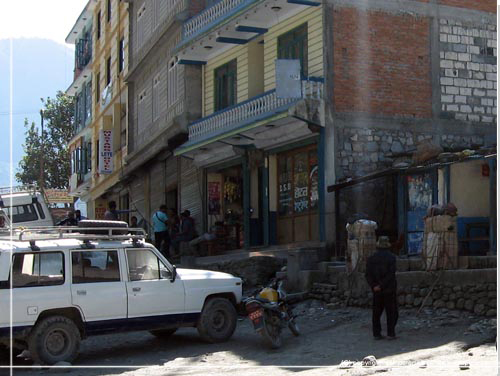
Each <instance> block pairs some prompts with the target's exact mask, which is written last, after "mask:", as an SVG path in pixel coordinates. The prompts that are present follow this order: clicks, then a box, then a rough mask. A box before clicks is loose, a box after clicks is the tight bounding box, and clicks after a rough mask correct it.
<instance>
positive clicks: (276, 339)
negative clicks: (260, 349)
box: [260, 312, 281, 349]
mask: <svg viewBox="0 0 500 376" xmlns="http://www.w3.org/2000/svg"><path fill="white" fill-rule="evenodd" d="M274 320H278V321H279V319H277V318H276V317H273V315H272V314H269V313H267V312H266V313H265V314H264V327H263V328H262V330H261V331H260V334H261V335H262V337H263V338H264V340H265V341H266V342H267V343H268V344H269V346H271V348H272V349H278V348H280V347H281V327H280V325H279V322H278V323H274Z"/></svg>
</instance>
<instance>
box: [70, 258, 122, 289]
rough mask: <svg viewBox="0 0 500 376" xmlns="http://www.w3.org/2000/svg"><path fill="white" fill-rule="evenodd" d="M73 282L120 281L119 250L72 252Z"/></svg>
mask: <svg viewBox="0 0 500 376" xmlns="http://www.w3.org/2000/svg"><path fill="white" fill-rule="evenodd" d="M71 267H72V272H73V283H95V282H117V281H120V266H119V262H118V251H81V252H72V253H71Z"/></svg>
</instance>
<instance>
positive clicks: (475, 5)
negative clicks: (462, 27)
mask: <svg viewBox="0 0 500 376" xmlns="http://www.w3.org/2000/svg"><path fill="white" fill-rule="evenodd" d="M439 4H440V5H448V6H452V7H459V8H468V9H474V10H480V11H483V12H490V13H496V5H497V2H496V1H495V0H439Z"/></svg>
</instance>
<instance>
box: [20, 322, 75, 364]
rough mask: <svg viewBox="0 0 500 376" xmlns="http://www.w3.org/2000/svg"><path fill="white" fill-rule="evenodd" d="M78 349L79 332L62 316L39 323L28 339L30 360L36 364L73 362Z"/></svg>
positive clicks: (73, 324) (72, 323)
mask: <svg viewBox="0 0 500 376" xmlns="http://www.w3.org/2000/svg"><path fill="white" fill-rule="evenodd" d="M79 348H80V331H79V330H78V328H77V327H76V325H75V323H74V322H73V321H72V320H71V319H69V318H67V317H64V316H51V317H47V318H45V319H43V320H42V321H40V322H39V323H38V324H37V325H36V326H35V328H34V329H33V331H32V332H31V334H30V336H29V338H28V349H29V351H30V353H31V358H32V359H33V361H34V362H35V363H38V364H49V365H51V364H55V363H57V362H61V361H64V362H69V363H71V362H72V361H73V360H75V358H76V356H77V355H78V349H79Z"/></svg>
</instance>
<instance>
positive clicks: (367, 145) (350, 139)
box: [338, 127, 484, 177]
mask: <svg viewBox="0 0 500 376" xmlns="http://www.w3.org/2000/svg"><path fill="white" fill-rule="evenodd" d="M338 137H339V143H338V145H339V150H340V152H339V157H340V167H341V169H342V172H343V175H344V177H358V176H363V175H365V174H368V173H371V172H375V171H379V170H383V169H385V168H388V167H390V166H392V164H393V162H394V161H395V159H394V158H393V156H394V155H398V154H402V153H411V152H412V151H414V150H415V149H416V144H417V143H419V142H421V141H423V140H433V142H435V143H439V144H440V145H441V146H442V147H443V148H449V149H458V148H464V149H465V148H477V147H480V146H483V145H484V137H482V136H479V135H467V136H460V135H453V134H443V135H441V136H438V135H433V134H430V133H419V132H411V131H405V130H404V129H400V130H397V129H383V128H365V129H363V128H354V127H352V128H350V127H345V128H342V129H339V132H338Z"/></svg>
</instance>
